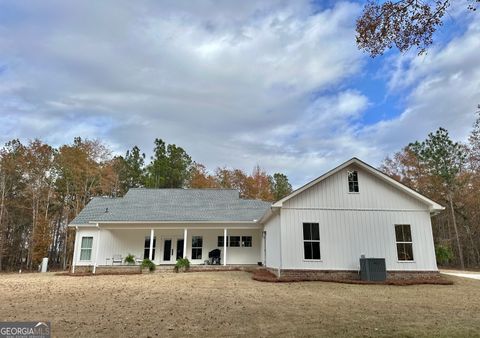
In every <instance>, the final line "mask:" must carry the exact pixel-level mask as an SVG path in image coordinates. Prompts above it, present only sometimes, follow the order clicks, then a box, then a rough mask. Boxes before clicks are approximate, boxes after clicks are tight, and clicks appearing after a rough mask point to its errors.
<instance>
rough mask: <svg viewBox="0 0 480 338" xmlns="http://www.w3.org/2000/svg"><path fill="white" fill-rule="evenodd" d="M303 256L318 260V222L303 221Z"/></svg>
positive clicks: (319, 256) (319, 257)
mask: <svg viewBox="0 0 480 338" xmlns="http://www.w3.org/2000/svg"><path fill="white" fill-rule="evenodd" d="M303 258H304V259H309V260H320V259H321V255H320V227H319V225H318V223H303Z"/></svg>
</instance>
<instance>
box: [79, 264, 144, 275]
mask: <svg viewBox="0 0 480 338" xmlns="http://www.w3.org/2000/svg"><path fill="white" fill-rule="evenodd" d="M92 272H93V266H91V265H88V266H83V265H82V266H76V267H75V274H81V273H92ZM141 272H142V271H141V269H140V265H118V266H115V265H113V266H97V269H96V271H95V273H96V274H97V275H101V274H122V275H123V274H137V273H141Z"/></svg>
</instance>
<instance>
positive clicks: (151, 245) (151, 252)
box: [148, 229, 155, 260]
mask: <svg viewBox="0 0 480 338" xmlns="http://www.w3.org/2000/svg"><path fill="white" fill-rule="evenodd" d="M154 237H155V230H153V229H150V248H149V250H148V259H149V260H152V258H153V238H154Z"/></svg>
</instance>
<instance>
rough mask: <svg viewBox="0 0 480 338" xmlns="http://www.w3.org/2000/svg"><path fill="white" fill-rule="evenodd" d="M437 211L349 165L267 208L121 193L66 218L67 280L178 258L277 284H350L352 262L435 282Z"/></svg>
mask: <svg viewBox="0 0 480 338" xmlns="http://www.w3.org/2000/svg"><path fill="white" fill-rule="evenodd" d="M443 209H444V208H443V207H442V206H441V205H439V204H437V203H436V202H434V201H432V200H430V199H428V198H427V197H425V196H423V195H421V194H419V193H418V192H416V191H414V190H412V189H410V188H408V187H406V186H404V185H402V184H400V183H398V182H397V181H395V180H393V179H392V178H390V177H388V176H387V175H385V174H383V173H381V172H380V171H378V170H376V169H375V168H373V167H371V166H369V165H368V164H366V163H364V162H362V161H360V160H359V159H356V158H353V159H351V160H349V161H347V162H345V163H343V164H342V165H340V166H338V167H337V168H335V169H333V170H331V171H329V172H327V173H326V174H324V175H322V176H320V177H319V178H317V179H315V180H313V181H312V182H310V183H308V184H306V185H304V186H303V187H301V188H300V189H298V190H296V191H294V192H293V193H291V194H290V195H289V196H286V197H285V198H283V199H281V200H280V201H277V202H275V203H273V204H271V203H267V202H262V201H256V200H245V199H241V198H239V194H238V192H237V191H235V190H228V189H227V190H226V189H131V190H130V191H128V193H127V194H126V195H125V196H124V197H123V198H116V199H112V198H94V199H93V200H92V201H91V202H90V203H89V204H88V205H87V206H86V207H85V209H84V210H83V211H82V212H81V213H80V214H79V215H78V216H77V218H75V219H74V220H73V221H72V223H71V224H70V226H72V227H75V228H76V230H77V232H76V238H75V249H74V257H73V266H72V270H73V272H75V271H79V270H82V271H84V270H85V269H91V270H92V271H93V272H94V273H96V272H101V271H107V270H111V269H118V268H125V263H124V258H125V257H126V256H127V255H128V254H131V255H134V256H135V257H136V261H137V262H140V261H141V260H143V259H145V258H148V259H150V260H152V261H153V262H154V263H155V264H157V265H165V266H169V265H172V264H175V261H176V260H177V259H178V258H181V257H186V258H188V259H189V260H190V261H191V264H192V265H198V266H199V267H200V266H202V267H203V266H204V267H205V268H208V267H210V265H208V263H211V262H214V260H213V258H212V257H210V256H214V257H216V256H218V259H217V260H216V262H217V263H218V262H220V264H221V265H223V266H224V267H225V268H233V267H238V266H240V265H241V266H244V265H263V266H265V267H267V268H268V269H269V270H270V271H272V272H274V273H275V274H276V275H277V276H279V277H281V278H290V279H295V278H298V279H325V278H338V277H340V278H358V271H359V259H360V257H361V256H362V255H364V256H366V257H371V258H384V259H385V264H386V269H387V271H388V277H389V278H396V277H400V278H405V277H409V276H411V275H412V274H418V273H422V274H425V273H437V271H438V270H437V265H436V260H435V250H434V244H433V236H432V226H431V221H430V216H431V215H432V214H435V213H438V212H439V211H441V210H443Z"/></svg>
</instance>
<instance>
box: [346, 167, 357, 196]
mask: <svg viewBox="0 0 480 338" xmlns="http://www.w3.org/2000/svg"><path fill="white" fill-rule="evenodd" d="M348 192H359V190H358V172H356V171H349V172H348Z"/></svg>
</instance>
